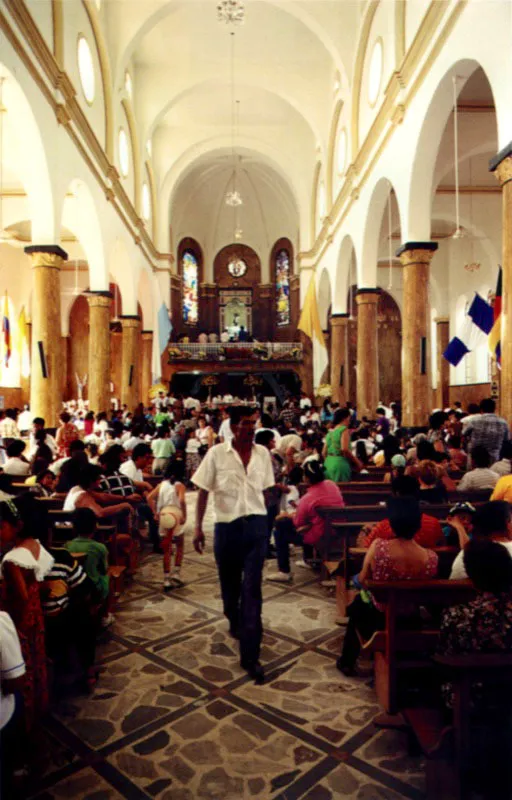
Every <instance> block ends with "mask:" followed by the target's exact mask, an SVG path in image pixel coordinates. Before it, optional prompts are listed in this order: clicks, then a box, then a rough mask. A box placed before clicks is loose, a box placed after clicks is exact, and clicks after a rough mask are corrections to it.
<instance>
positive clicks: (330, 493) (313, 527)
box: [267, 461, 345, 583]
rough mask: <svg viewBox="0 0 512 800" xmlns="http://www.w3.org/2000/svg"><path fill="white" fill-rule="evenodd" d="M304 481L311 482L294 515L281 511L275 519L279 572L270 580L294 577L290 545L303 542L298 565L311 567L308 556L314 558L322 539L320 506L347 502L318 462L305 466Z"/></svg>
mask: <svg viewBox="0 0 512 800" xmlns="http://www.w3.org/2000/svg"><path fill="white" fill-rule="evenodd" d="M304 480H305V482H306V483H307V484H308V490H307V492H306V494H305V495H304V496H303V497H301V499H300V500H299V504H298V506H297V510H296V512H295V514H293V515H291V514H279V516H278V517H277V518H276V526H275V528H274V538H275V542H276V552H277V566H278V570H279V571H278V572H276V573H275V574H274V575H269V576H268V578H267V580H269V581H276V582H280V583H288V582H289V581H291V580H292V574H291V572H290V554H289V547H288V545H289V544H291V543H293V544H301V545H302V547H303V551H304V561H303V562H298V563H299V566H308V565H307V564H306V563H305V559H306V558H308V557H309V558H311V555H312V550H313V547H315V545H316V544H317V543H318V542H319V540H320V539H321V538H322V536H323V534H324V531H325V520H324V519H323V517H321V516H320V514H319V513H318V511H317V509H318V508H319V507H321V506H339V507H340V508H343V506H344V505H345V503H344V501H343V497H342V494H341V492H340V490H339V489H338V487H337V485H336V484H335V483H334V481H330V480H326V478H325V476H324V470H323V466H322V465H321V463H320V462H319V461H307V462H306V464H305V465H304Z"/></svg>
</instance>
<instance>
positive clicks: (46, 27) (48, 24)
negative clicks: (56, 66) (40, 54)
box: [25, 0, 53, 51]
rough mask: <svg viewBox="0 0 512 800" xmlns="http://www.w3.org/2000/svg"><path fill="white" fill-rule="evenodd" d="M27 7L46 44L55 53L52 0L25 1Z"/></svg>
mask: <svg viewBox="0 0 512 800" xmlns="http://www.w3.org/2000/svg"><path fill="white" fill-rule="evenodd" d="M25 5H26V6H27V8H28V10H29V11H30V15H31V16H32V18H33V20H34V22H35V23H36V25H37V27H38V28H39V30H40V31H41V33H42V35H43V37H44V40H45V42H46V44H47V45H48V47H49V48H50V50H52V51H53V17H52V0H25Z"/></svg>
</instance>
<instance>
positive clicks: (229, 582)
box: [214, 514, 267, 665]
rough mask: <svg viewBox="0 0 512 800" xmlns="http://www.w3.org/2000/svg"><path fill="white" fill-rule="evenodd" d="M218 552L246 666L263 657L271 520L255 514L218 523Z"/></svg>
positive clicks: (225, 602)
mask: <svg viewBox="0 0 512 800" xmlns="http://www.w3.org/2000/svg"><path fill="white" fill-rule="evenodd" d="M214 553H215V561H216V562H217V569H218V572H219V580H220V587H221V591H222V602H223V605H224V614H225V616H226V617H227V618H228V620H229V623H230V626H231V627H232V628H233V629H234V630H237V631H238V632H239V635H240V656H241V660H242V662H243V663H244V665H247V664H254V663H255V662H256V661H258V659H259V656H260V647H261V637H262V634H263V626H262V623H261V606H262V597H261V575H262V571H263V564H264V562H265V556H266V553H267V517H266V516H263V515H259V514H252V515H251V516H249V517H240V518H239V519H235V520H233V522H217V523H216V524H215V537H214Z"/></svg>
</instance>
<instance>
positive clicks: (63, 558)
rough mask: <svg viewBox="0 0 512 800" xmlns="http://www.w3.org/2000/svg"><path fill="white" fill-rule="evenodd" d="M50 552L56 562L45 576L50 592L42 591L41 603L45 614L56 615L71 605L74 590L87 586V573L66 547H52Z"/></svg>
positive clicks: (83, 588)
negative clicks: (71, 595)
mask: <svg viewBox="0 0 512 800" xmlns="http://www.w3.org/2000/svg"><path fill="white" fill-rule="evenodd" d="M49 552H50V555H52V556H53V558H54V564H53V567H52V568H51V570H50V571H49V572H48V573H47V574H46V577H45V584H46V588H47V589H48V592H43V593H42V595H41V605H42V608H43V613H44V614H45V616H48V617H54V616H56V615H57V614H60V613H62V611H64V609H66V608H67V607H68V606H69V600H70V594H71V593H72V592H74V591H76V590H77V589H82V590H85V589H86V588H87V575H86V574H85V572H84V571H83V569H82V567H81V566H80V564H79V563H78V561H76V559H74V558H73V556H72V555H71V553H69V552H68V550H66V549H65V548H64V547H51V548H49Z"/></svg>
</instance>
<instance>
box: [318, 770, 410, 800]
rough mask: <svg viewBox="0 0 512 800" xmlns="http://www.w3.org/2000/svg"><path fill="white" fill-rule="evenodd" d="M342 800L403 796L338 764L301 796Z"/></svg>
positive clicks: (389, 799) (399, 798)
mask: <svg viewBox="0 0 512 800" xmlns="http://www.w3.org/2000/svg"><path fill="white" fill-rule="evenodd" d="M342 798H343V800H402V798H403V795H402V794H397V792H395V791H393V789H389V788H388V787H386V786H383V785H382V784H380V783H376V782H375V781H371V780H370V779H369V778H367V777H366V776H365V775H362V774H361V773H360V772H359V771H358V770H355V769H352V768H351V767H349V766H348V765H347V764H340V766H339V767H336V768H335V769H334V770H333V771H332V772H330V773H329V774H328V775H327V776H326V777H325V778H324V779H323V780H321V781H319V782H318V783H317V784H316V785H315V786H314V787H313V788H312V789H311V790H310V791H309V792H307V794H305V795H303V800H342Z"/></svg>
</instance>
